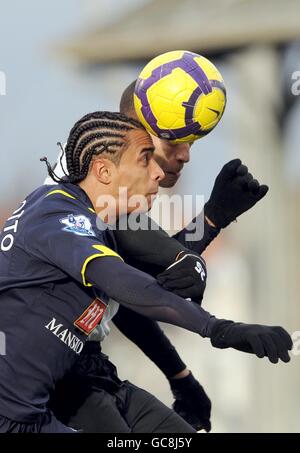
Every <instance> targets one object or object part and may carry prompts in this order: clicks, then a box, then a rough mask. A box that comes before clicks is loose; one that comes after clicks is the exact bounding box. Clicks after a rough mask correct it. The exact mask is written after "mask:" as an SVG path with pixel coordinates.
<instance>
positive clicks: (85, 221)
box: [59, 214, 96, 236]
mask: <svg viewBox="0 0 300 453" xmlns="http://www.w3.org/2000/svg"><path fill="white" fill-rule="evenodd" d="M59 221H60V223H62V224H63V225H65V227H64V228H63V231H68V232H69V233H74V234H78V235H79V236H96V235H95V233H94V231H93V228H92V224H91V221H90V219H89V218H88V217H86V216H84V215H73V214H69V215H68V217H64V218H63V219H59Z"/></svg>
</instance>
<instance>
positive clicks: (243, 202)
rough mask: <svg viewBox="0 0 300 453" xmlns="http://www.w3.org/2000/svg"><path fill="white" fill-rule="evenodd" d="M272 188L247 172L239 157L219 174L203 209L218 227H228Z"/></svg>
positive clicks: (225, 166)
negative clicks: (260, 182) (261, 183)
mask: <svg viewBox="0 0 300 453" xmlns="http://www.w3.org/2000/svg"><path fill="white" fill-rule="evenodd" d="M268 190H269V188H268V186H266V185H260V184H259V182H258V181H257V180H256V179H254V178H253V176H252V175H251V173H248V168H247V167H246V166H245V165H243V164H242V162H241V160H240V159H234V160H231V161H230V162H228V163H227V164H226V165H224V167H223V168H222V170H221V171H220V173H219V174H218V176H217V178H216V180H215V184H214V187H213V190H212V193H211V195H210V198H209V200H208V202H207V203H206V204H205V207H204V213H205V215H206V217H208V218H209V219H210V220H211V221H212V222H213V223H214V224H215V225H216V227H218V228H225V227H226V226H227V225H229V224H230V223H231V222H232V221H233V220H235V219H236V218H237V217H238V216H239V215H241V214H243V212H246V211H248V209H250V208H252V206H254V205H255V204H256V203H257V202H258V201H259V200H261V199H262V198H263V197H264V196H265V195H266V193H267V192H268Z"/></svg>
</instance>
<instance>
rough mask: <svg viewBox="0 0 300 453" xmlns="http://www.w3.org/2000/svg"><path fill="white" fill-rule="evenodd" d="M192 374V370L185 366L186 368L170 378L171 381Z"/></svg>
mask: <svg viewBox="0 0 300 453" xmlns="http://www.w3.org/2000/svg"><path fill="white" fill-rule="evenodd" d="M190 374H191V371H190V370H188V369H187V368H185V369H184V370H182V371H179V373H176V374H175V375H174V376H171V377H170V378H169V381H173V380H178V379H183V378H185V377H187V376H189V375H190Z"/></svg>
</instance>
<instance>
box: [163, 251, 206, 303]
mask: <svg viewBox="0 0 300 453" xmlns="http://www.w3.org/2000/svg"><path fill="white" fill-rule="evenodd" d="M206 276H207V273H206V265H205V261H204V259H203V258H202V257H201V256H200V255H197V254H196V253H185V252H181V253H180V254H179V255H178V256H177V259H176V261H175V262H174V263H173V264H171V266H169V267H167V269H166V270H165V271H164V272H161V273H160V274H158V276H157V280H158V282H159V283H160V284H161V285H162V286H163V288H165V289H167V290H168V291H171V292H173V293H175V294H177V295H178V296H181V297H183V298H185V299H187V298H190V299H192V300H193V301H195V302H198V303H201V301H202V298H203V293H204V290H205V287H206Z"/></svg>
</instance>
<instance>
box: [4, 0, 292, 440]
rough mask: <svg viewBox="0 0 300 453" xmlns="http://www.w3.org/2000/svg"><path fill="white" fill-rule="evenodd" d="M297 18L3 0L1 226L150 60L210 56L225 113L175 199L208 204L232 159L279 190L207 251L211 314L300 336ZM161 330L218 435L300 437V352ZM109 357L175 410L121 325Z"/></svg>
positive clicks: (190, 3) (272, 5)
mask: <svg viewBox="0 0 300 453" xmlns="http://www.w3.org/2000/svg"><path fill="white" fill-rule="evenodd" d="M299 17H300V1H299V0H264V2H261V1H259V0H211V1H210V2H206V1H204V0H203V1H202V0H184V1H182V0H115V1H114V2H111V1H109V0H63V1H61V0H52V1H51V2H50V1H48V2H39V1H37V0H27V1H26V2H20V1H17V0H10V2H6V1H4V0H0V74H1V77H0V83H1V86H0V137H1V141H0V172H1V178H0V185H1V189H0V197H1V198H0V227H1V226H2V225H3V222H4V220H5V218H6V217H7V216H8V214H10V213H11V212H12V211H13V210H14V209H15V207H16V205H17V204H18V203H19V202H20V201H21V200H22V199H23V198H24V197H25V196H26V195H27V193H28V192H30V191H31V190H33V189H34V188H35V187H36V186H37V185H40V184H41V183H42V182H43V180H44V178H45V176H46V170H45V167H44V164H42V163H40V162H39V158H40V157H41V156H44V155H46V156H48V158H49V160H50V161H52V162H55V160H56V157H57V154H58V148H57V146H56V142H57V141H58V140H60V141H62V142H63V141H65V140H66V139H67V136H68V132H69V130H70V128H71V127H72V125H73V123H74V122H75V121H76V120H77V119H79V118H80V117H81V116H82V115H83V114H85V113H88V112H91V111H94V110H118V105H119V99H120V96H121V94H122V91H123V90H124V88H125V87H126V86H127V85H128V84H129V83H130V82H131V81H133V80H134V79H135V78H136V77H137V75H138V73H139V71H140V70H141V69H142V67H143V66H144V65H145V63H146V62H147V61H148V60H149V59H150V58H151V57H153V56H155V55H157V54H159V53H162V52H165V51H169V50H175V49H185V50H190V51H195V52H197V53H201V54H203V55H205V56H207V57H208V58H210V59H212V61H213V62H214V63H215V64H216V65H217V67H218V68H219V69H220V71H221V73H222V75H223V77H224V79H225V84H226V87H227V94H228V103H227V107H226V111H225V114H224V117H223V119H222V121H221V123H220V124H219V126H218V127H217V128H216V129H215V130H214V131H213V132H212V133H211V134H209V135H208V136H207V137H205V138H203V139H201V140H199V141H198V142H196V143H195V144H194V146H193V150H192V155H191V163H189V164H188V165H186V168H185V171H184V173H183V176H182V177H181V179H180V181H179V182H178V183H177V185H176V186H175V187H174V189H173V192H174V193H179V194H182V195H184V194H203V195H204V196H205V199H207V198H208V197H209V194H210V191H211V189H212V186H213V183H214V180H215V177H216V175H217V174H218V172H219V170H220V169H221V167H222V166H223V165H224V164H225V163H226V162H227V161H229V160H230V159H233V158H235V157H239V158H241V159H242V160H243V162H244V163H245V164H247V165H248V166H249V167H250V169H251V172H252V173H253V174H254V175H255V176H256V177H257V178H258V179H259V181H260V182H261V183H262V182H263V183H266V184H268V185H269V186H270V191H269V193H268V195H267V197H266V198H265V199H264V200H263V201H262V202H261V203H259V204H258V205H257V206H255V208H254V209H252V210H251V211H250V212H247V213H246V214H244V215H243V216H242V217H241V218H239V220H238V222H237V223H234V224H232V225H230V226H229V227H228V228H227V229H226V231H222V233H221V235H220V236H219V237H218V238H217V240H216V241H215V242H214V243H213V244H212V245H211V247H210V248H209V250H208V251H207V253H206V259H207V263H208V271H209V275H208V287H207V291H206V296H205V301H204V304H203V306H204V308H206V309H207V310H209V311H210V312H213V313H215V314H216V315H217V316H218V317H226V318H229V319H233V320H239V321H246V322H249V323H262V324H270V325H283V326H284V327H285V328H286V329H287V330H288V331H289V332H290V333H293V332H294V333H295V334H294V339H297V338H298V334H297V332H298V331H299V338H300V304H299V292H300V279H299V276H298V274H299V268H300V253H299V251H300V250H299V233H300V214H299V202H300V196H299V195H300V152H299V143H300V128H299V124H300V27H299ZM163 329H164V330H165V332H166V333H167V334H168V335H169V337H170V338H171V340H172V342H173V344H174V345H175V346H176V348H177V349H178V351H179V352H180V354H181V355H182V358H183V360H184V361H185V362H186V364H187V366H188V367H189V368H190V369H191V370H192V371H193V373H194V375H195V376H196V377H197V378H198V379H199V380H200V382H201V384H202V385H203V386H204V388H205V389H206V391H207V393H208V395H209V396H210V398H211V400H212V426H213V432H299V431H300V395H299V372H300V355H297V353H298V354H300V348H299V347H298V349H299V351H297V348H295V350H294V353H293V354H292V360H291V362H290V363H289V364H287V365H286V364H282V363H281V364H278V365H272V364H271V363H269V362H268V361H267V360H266V359H265V360H258V359H257V358H256V357H252V356H250V355H247V354H242V353H239V352H237V351H232V350H216V349H213V348H212V347H211V346H210V343H209V341H208V340H203V339H201V338H200V337H199V336H197V335H195V334H192V333H189V332H185V331H184V330H182V329H179V328H176V327H173V326H168V325H165V324H164V325H163ZM104 352H105V353H107V354H109V356H110V358H111V360H112V361H113V362H114V363H115V364H116V365H117V367H118V370H119V375H120V376H121V377H122V378H123V379H129V380H131V381H132V382H133V383H135V384H136V385H139V386H140V387H143V388H145V389H147V390H149V391H150V392H152V393H153V394H155V395H156V396H157V397H158V398H160V399H161V400H162V401H163V402H165V403H166V404H167V405H170V404H171V403H172V396H171V393H170V390H169V386H168V383H167V381H166V379H165V378H164V376H163V375H162V374H161V372H160V371H159V370H158V369H157V368H156V367H155V366H154V365H153V364H152V363H151V362H150V361H149V359H147V358H146V357H145V356H144V355H143V354H142V353H141V352H140V351H139V350H138V349H137V347H136V346H135V345H133V344H131V343H130V342H129V341H128V340H126V339H125V338H124V337H123V336H122V335H121V334H120V333H119V332H117V331H116V329H113V331H112V334H111V336H110V337H109V338H108V339H107V340H106V341H105V343H104Z"/></svg>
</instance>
